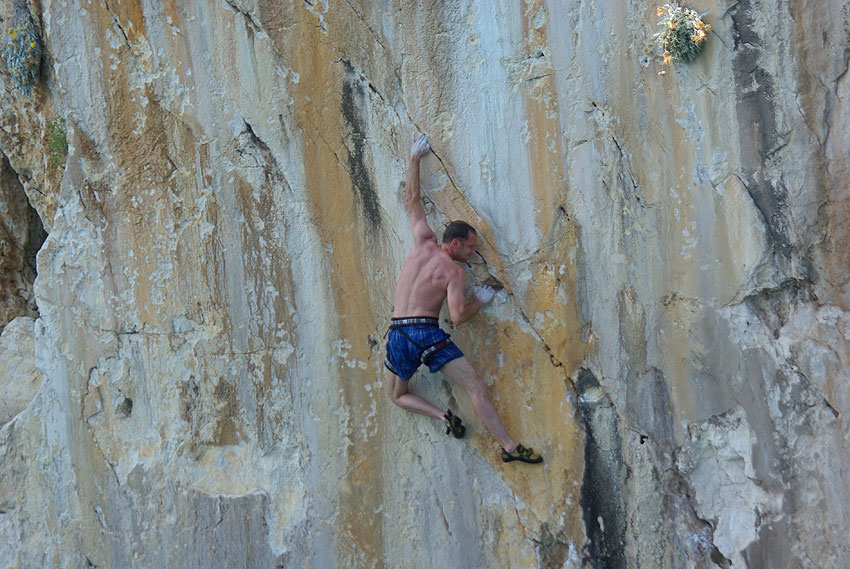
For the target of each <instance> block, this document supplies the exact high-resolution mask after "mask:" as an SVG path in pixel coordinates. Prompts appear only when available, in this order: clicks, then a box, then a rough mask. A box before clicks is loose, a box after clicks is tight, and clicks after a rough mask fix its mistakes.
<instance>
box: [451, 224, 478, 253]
mask: <svg viewBox="0 0 850 569" xmlns="http://www.w3.org/2000/svg"><path fill="white" fill-rule="evenodd" d="M477 244H478V234H477V233H476V232H475V228H474V227H472V226H471V225H469V224H468V223H466V222H465V221H452V222H451V223H449V225H448V226H447V227H446V232H445V233H443V246H444V247H445V249H446V250H447V251H448V253H449V255H451V257H452V259H454V260H455V261H468V260H469V259H470V258H471V257H472V256H473V255H474V254H475V246H476V245H477Z"/></svg>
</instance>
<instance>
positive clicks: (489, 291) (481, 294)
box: [472, 286, 496, 304]
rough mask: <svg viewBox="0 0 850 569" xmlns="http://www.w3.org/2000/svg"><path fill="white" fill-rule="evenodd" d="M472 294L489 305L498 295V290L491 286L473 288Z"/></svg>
mask: <svg viewBox="0 0 850 569" xmlns="http://www.w3.org/2000/svg"><path fill="white" fill-rule="evenodd" d="M472 294H474V295H475V298H476V299H478V300H480V301H481V302H483V303H484V304H487V303H488V302H490V301H491V300H493V297H494V296H495V295H496V289H494V288H493V287H491V286H474V287H472Z"/></svg>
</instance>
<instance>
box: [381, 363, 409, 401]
mask: <svg viewBox="0 0 850 569" xmlns="http://www.w3.org/2000/svg"><path fill="white" fill-rule="evenodd" d="M384 388H385V389H384V391H386V393H387V397H389V399H390V401H392V402H393V403H395V404H396V405H398V406H399V407H400V406H401V403H400V402H399V400H398V399H399V397H401V396H402V395H404V394H405V393H407V385H406V384H405V383H404V382H403V381H402V380H401V378H400V377H398V376H397V375H395V374H394V373H392V372H390V371H389V370H387V372H386V373H385V374H384Z"/></svg>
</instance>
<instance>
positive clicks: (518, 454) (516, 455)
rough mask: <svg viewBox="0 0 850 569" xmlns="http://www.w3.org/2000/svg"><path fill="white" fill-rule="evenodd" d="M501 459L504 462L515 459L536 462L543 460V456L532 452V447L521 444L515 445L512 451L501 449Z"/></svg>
mask: <svg viewBox="0 0 850 569" xmlns="http://www.w3.org/2000/svg"><path fill="white" fill-rule="evenodd" d="M502 460H503V461H504V462H513V461H515V460H521V461H522V462H528V463H530V464H537V463H538V462H543V457H542V456H540V454H538V453H536V452H534V449H532V448H525V447H524V446H522V445H517V447H516V448H515V449H514V450H513V451H512V452H508V451H506V450H505V449H502Z"/></svg>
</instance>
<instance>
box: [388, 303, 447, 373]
mask: <svg viewBox="0 0 850 569" xmlns="http://www.w3.org/2000/svg"><path fill="white" fill-rule="evenodd" d="M449 338H450V336H449V335H448V334H446V333H445V332H444V331H443V330H441V329H440V326H439V322H438V321H437V319H436V318H420V317H416V318H393V319H392V323H391V324H390V329H389V339H388V340H387V346H386V348H387V358H386V359H385V360H384V365H385V366H387V369H388V370H390V371H391V372H393V373H394V374H396V375H397V376H399V377H400V378H401V379H403V380H405V381H407V380H408V379H410V378H411V377H413V374H414V373H416V370H417V369H418V368H419V366H420V365H422V364H425V365H427V366H428V369H429V370H430V371H431V373H436V372H438V371H440V370H441V369H442V368H443V366H444V365H446V364H447V363H449V362H450V361H452V360H456V359H458V358H462V357H463V352H461V351H460V348H458V347H457V346H456V345H455V344H454V342H452V341H451V340H449Z"/></svg>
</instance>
